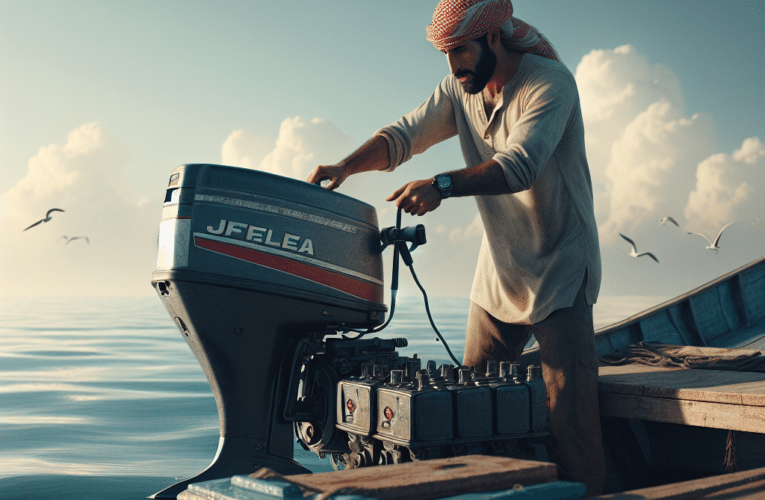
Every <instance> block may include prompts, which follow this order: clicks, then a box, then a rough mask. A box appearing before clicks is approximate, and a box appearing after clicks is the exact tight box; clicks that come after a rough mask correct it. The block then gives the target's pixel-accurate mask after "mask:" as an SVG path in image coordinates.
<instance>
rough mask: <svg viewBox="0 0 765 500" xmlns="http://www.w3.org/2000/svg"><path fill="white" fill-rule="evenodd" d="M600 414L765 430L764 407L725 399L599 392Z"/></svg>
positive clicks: (745, 429)
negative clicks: (706, 400) (718, 401)
mask: <svg viewBox="0 0 765 500" xmlns="http://www.w3.org/2000/svg"><path fill="white" fill-rule="evenodd" d="M599 404H600V414H601V415H606V416H609V417H620V418H638V419H641V420H650V421H653V422H668V423H673V424H684V425H696V426H700V427H712V428H715V429H729V430H734V431H746V432H760V433H761V432H763V431H765V408H763V407H762V406H742V405H732V404H725V403H706V402H701V401H685V400H682V399H666V398H659V397H652V396H637V395H628V394H616V393H603V392H601V393H600V397H599Z"/></svg>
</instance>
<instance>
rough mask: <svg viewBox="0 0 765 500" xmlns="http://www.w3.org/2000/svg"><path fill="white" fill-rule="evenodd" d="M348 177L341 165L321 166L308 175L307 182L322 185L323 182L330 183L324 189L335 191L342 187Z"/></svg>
mask: <svg viewBox="0 0 765 500" xmlns="http://www.w3.org/2000/svg"><path fill="white" fill-rule="evenodd" d="M348 175H349V174H348V172H347V171H346V170H345V168H344V167H342V166H340V165H319V166H318V167H316V168H315V169H313V172H311V173H310V174H308V177H307V178H306V182H310V183H311V184H317V185H321V183H322V182H324V181H329V182H328V183H327V184H326V185H324V187H326V188H327V189H329V190H334V189H337V188H338V187H340V184H342V183H343V181H344V180H345V179H346V178H347V177H348Z"/></svg>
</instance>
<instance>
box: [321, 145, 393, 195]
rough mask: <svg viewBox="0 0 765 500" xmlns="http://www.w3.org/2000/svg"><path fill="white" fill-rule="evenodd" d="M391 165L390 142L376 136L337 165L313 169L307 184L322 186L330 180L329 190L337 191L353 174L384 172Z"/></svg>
mask: <svg viewBox="0 0 765 500" xmlns="http://www.w3.org/2000/svg"><path fill="white" fill-rule="evenodd" d="M389 165H390V155H389V153H388V141H387V139H385V137H383V136H381V135H376V136H374V137H372V138H371V139H370V140H369V141H367V142H366V143H365V144H364V145H363V146H361V147H360V148H359V149H357V150H356V151H354V152H353V153H351V154H350V155H349V156H348V157H347V158H345V159H344V160H343V161H341V162H340V163H338V164H337V165H320V166H318V167H316V168H315V169H313V172H311V173H310V174H309V175H308V177H307V178H306V181H307V182H310V183H312V184H320V183H321V182H323V181H326V180H328V181H329V184H327V186H326V188H327V189H337V188H338V187H339V186H340V184H342V183H343V181H345V179H347V178H348V176H350V175H352V174H358V173H359V172H369V171H371V170H384V169H386V168H388V166H389Z"/></svg>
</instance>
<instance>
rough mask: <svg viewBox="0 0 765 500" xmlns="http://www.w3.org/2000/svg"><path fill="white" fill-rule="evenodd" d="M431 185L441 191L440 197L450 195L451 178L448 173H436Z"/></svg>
mask: <svg viewBox="0 0 765 500" xmlns="http://www.w3.org/2000/svg"><path fill="white" fill-rule="evenodd" d="M433 185H434V186H436V188H437V189H438V191H439V192H440V193H441V198H448V197H449V196H451V195H452V178H451V176H449V174H438V175H437V176H435V178H434V179H433Z"/></svg>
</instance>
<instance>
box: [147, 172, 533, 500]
mask: <svg viewBox="0 0 765 500" xmlns="http://www.w3.org/2000/svg"><path fill="white" fill-rule="evenodd" d="M425 241H426V239H425V228H424V226H422V225H417V226H415V227H407V228H403V229H402V228H401V211H399V213H398V217H397V223H396V227H389V228H385V229H383V230H382V231H380V230H379V229H378V226H377V215H376V212H375V209H374V208H373V207H371V206H370V205H367V204H366V203H363V202H361V201H358V200H356V199H353V198H350V197H348V196H345V195H342V194H339V193H335V192H332V191H328V190H326V189H324V188H321V187H319V186H315V185H312V184H308V183H306V182H302V181H297V180H293V179H288V178H285V177H280V176H276V175H271V174H267V173H263V172H258V171H254V170H248V169H242V168H235V167H224V166H219V165H184V166H181V167H179V168H177V169H175V170H174V171H173V173H172V175H171V176H170V181H169V184H168V186H167V193H166V195H165V203H164V208H163V211H162V222H161V224H160V234H159V255H158V257H157V270H156V271H155V272H154V274H153V276H152V284H153V285H154V288H155V289H156V291H157V293H158V294H159V296H160V298H161V299H162V302H163V304H164V305H165V308H166V309H167V311H168V313H169V314H170V317H171V318H173V320H174V321H175V323H176V325H177V326H178V329H179V330H180V332H181V333H182V335H183V336H184V338H185V339H186V342H187V343H188V344H189V347H191V350H192V351H193V353H194V355H195V356H196V358H197V360H198V361H199V363H200V365H201V366H202V369H203V370H204V372H205V375H206V376H207V380H208V382H209V383H210V387H211V388H212V392H213V395H214V396H215V401H216V403H217V406H218V414H219V418H220V441H219V444H218V452H217V454H216V456H215V458H214V460H213V462H212V464H211V465H210V466H209V467H208V468H207V469H205V470H204V471H203V472H201V473H200V474H198V475H197V476H196V477H194V478H191V479H187V480H185V481H181V482H180V483H177V484H175V485H172V486H170V487H168V488H166V489H165V490H163V491H161V492H159V493H156V494H155V495H154V498H175V497H176V495H177V494H178V493H180V492H181V491H183V490H185V489H186V487H187V485H188V484H189V483H191V482H200V481H206V480H211V479H218V478H222V477H227V476H234V475H243V474H250V473H252V472H255V471H256V470H257V469H259V468H261V467H268V468H270V469H273V470H275V471H277V472H279V473H281V474H284V475H289V474H299V473H307V472H309V471H308V470H307V469H305V468H303V467H302V466H300V465H299V464H298V463H297V462H295V461H294V460H292V451H293V443H294V440H293V436H294V437H296V438H297V442H298V443H299V444H300V445H301V446H302V447H303V448H304V449H305V450H310V451H313V452H315V453H316V454H317V455H318V456H319V457H322V458H323V457H325V456H329V457H330V459H331V461H332V463H333V465H335V467H337V468H356V467H368V466H377V465H385V464H396V463H402V462H408V461H413V460H425V459H432V458H438V457H449V456H457V455H466V454H491V455H503V456H515V457H519V458H534V459H544V457H546V455H545V454H544V450H543V447H542V446H541V445H540V444H538V443H537V441H536V440H537V439H538V438H540V437H542V436H544V435H546V434H547V407H546V397H545V389H544V382H543V381H542V380H541V379H540V378H539V373H537V372H539V371H540V370H538V369H537V368H534V369H531V367H530V369H529V371H528V377H527V378H525V377H523V376H522V374H521V373H520V367H519V366H517V365H513V366H511V364H510V363H508V362H502V363H500V366H499V370H497V366H495V365H496V363H490V366H489V367H488V368H487V371H486V372H485V373H479V372H476V371H475V370H474V369H473V370H471V369H468V368H467V367H463V366H461V365H460V363H459V361H457V358H456V357H455V356H454V355H453V353H452V352H451V350H449V348H448V346H447V345H446V342H445V340H444V339H443V337H442V336H441V334H440V332H438V330H437V329H436V327H435V324H434V323H433V320H432V318H431V317H430V311H429V309H427V300H426V301H425V303H426V311H427V313H428V317H429V319H430V321H431V325H432V326H433V328H434V330H435V331H436V334H437V335H438V337H439V338H440V339H441V341H442V343H443V346H444V348H446V350H447V352H448V353H449V355H450V357H451V358H452V360H453V361H454V363H455V365H445V364H442V365H441V366H440V367H436V363H435V361H432V360H431V361H427V362H426V363H425V365H423V364H422V361H421V360H420V359H419V358H418V357H417V354H414V355H413V356H412V357H407V356H401V355H399V354H398V352H397V351H396V349H399V348H402V347H406V346H407V340H406V339H405V338H397V339H380V338H377V337H373V338H369V337H366V335H367V334H369V333H376V332H378V331H380V330H381V329H382V328H384V327H385V326H387V324H388V323H387V322H386V321H385V317H386V313H388V310H387V307H386V306H385V304H384V302H383V266H382V257H381V252H382V250H383V249H384V248H386V247H387V246H391V247H392V248H393V256H394V257H393V265H392V273H391V274H392V277H391V302H390V304H391V310H390V315H389V316H388V320H387V321H388V322H389V321H390V319H391V317H392V315H393V312H394V308H395V291H396V290H397V289H398V260H399V257H400V258H401V260H403V262H404V263H405V264H406V265H407V266H408V267H409V268H410V270H411V271H412V276H413V277H414V279H415V281H416V282H417V283H418V285H419V281H417V278H416V275H415V274H414V270H413V268H412V256H411V252H412V250H414V249H415V248H416V247H417V246H418V245H422V244H424V243H425ZM421 288H422V287H421ZM423 293H424V289H423ZM349 334H350V335H349Z"/></svg>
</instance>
